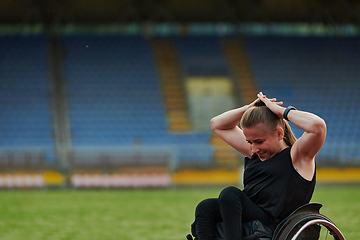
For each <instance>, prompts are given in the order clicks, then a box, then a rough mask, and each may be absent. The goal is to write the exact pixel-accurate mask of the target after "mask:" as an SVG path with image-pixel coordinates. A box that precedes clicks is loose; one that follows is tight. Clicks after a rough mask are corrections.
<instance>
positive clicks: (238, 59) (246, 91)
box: [222, 39, 258, 104]
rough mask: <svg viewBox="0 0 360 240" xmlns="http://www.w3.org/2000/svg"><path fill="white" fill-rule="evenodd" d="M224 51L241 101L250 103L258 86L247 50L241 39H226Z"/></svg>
mask: <svg viewBox="0 0 360 240" xmlns="http://www.w3.org/2000/svg"><path fill="white" fill-rule="evenodd" d="M222 43H223V48H224V53H225V56H226V58H227V60H228V64H229V66H230V69H231V70H232V73H233V76H234V78H235V80H236V83H237V86H238V93H239V97H240V99H239V100H240V103H244V104H247V103H250V102H252V101H254V99H255V98H256V94H257V92H258V87H257V86H256V83H255V81H254V75H253V73H252V71H251V66H250V63H249V60H248V58H247V54H246V50H245V48H244V47H243V46H242V41H241V40H239V39H224V40H223V41H222Z"/></svg>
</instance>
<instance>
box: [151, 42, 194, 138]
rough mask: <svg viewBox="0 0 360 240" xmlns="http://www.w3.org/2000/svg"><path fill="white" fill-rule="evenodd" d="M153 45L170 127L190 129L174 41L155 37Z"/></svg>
mask: <svg viewBox="0 0 360 240" xmlns="http://www.w3.org/2000/svg"><path fill="white" fill-rule="evenodd" d="M153 47H154V55H155V59H156V60H155V61H156V65H157V67H158V72H159V78H160V80H161V89H162V92H163V96H164V103H165V105H166V112H167V116H168V119H169V129H170V131H175V132H183V131H188V130H190V129H191V128H192V126H191V124H190V121H189V116H188V107H187V103H186V97H185V91H184V88H183V85H182V81H181V78H180V73H179V66H178V62H177V59H176V51H175V48H174V46H173V42H172V41H171V40H169V39H155V40H154V41H153Z"/></svg>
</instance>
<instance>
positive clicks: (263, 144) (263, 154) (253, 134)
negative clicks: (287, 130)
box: [243, 123, 283, 161]
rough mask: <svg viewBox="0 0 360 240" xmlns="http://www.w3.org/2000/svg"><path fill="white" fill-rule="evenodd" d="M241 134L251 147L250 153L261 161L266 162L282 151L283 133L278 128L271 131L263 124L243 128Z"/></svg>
mask: <svg viewBox="0 0 360 240" xmlns="http://www.w3.org/2000/svg"><path fill="white" fill-rule="evenodd" d="M243 133H244V135H245V137H246V140H247V141H248V143H249V144H250V145H251V151H252V153H253V154H254V153H256V154H257V155H258V156H259V158H260V160H261V161H264V160H267V159H269V158H271V157H273V156H274V155H275V154H277V153H278V152H279V151H281V150H282V145H281V140H282V139H283V132H281V130H280V129H279V128H278V129H277V130H275V131H274V130H271V129H270V128H269V127H268V126H267V125H265V124H264V123H258V124H256V125H255V126H253V127H250V128H244V129H243Z"/></svg>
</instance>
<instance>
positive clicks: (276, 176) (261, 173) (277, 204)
mask: <svg viewBox="0 0 360 240" xmlns="http://www.w3.org/2000/svg"><path fill="white" fill-rule="evenodd" d="M290 150H291V147H288V148H286V149H284V150H282V151H281V152H279V153H277V154H276V155H275V156H273V157H272V158H270V159H267V160H265V161H261V160H260V158H259V157H258V156H257V155H256V154H254V155H253V156H252V157H251V159H249V158H247V157H245V170H244V190H243V192H244V193H245V194H246V196H248V197H249V198H250V199H251V200H252V201H253V202H254V203H255V204H256V205H257V206H259V207H261V208H262V209H263V210H265V211H266V212H267V213H268V214H269V215H271V216H272V218H273V221H274V223H279V222H280V221H281V220H282V219H284V218H286V217H287V216H288V215H289V214H290V213H292V212H293V211H294V210H296V209H297V208H298V207H300V206H301V205H303V204H305V203H308V202H309V201H310V199H311V196H312V194H313V192H314V188H315V182H316V174H315V173H314V176H313V179H312V180H311V181H308V180H306V179H304V178H303V177H302V176H301V175H300V174H299V173H298V172H297V171H296V169H295V168H294V166H293V164H292V161H291V156H290Z"/></svg>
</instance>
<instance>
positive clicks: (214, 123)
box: [210, 117, 217, 131]
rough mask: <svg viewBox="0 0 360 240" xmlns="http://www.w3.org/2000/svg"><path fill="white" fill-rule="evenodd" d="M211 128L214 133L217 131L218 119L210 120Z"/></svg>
mask: <svg viewBox="0 0 360 240" xmlns="http://www.w3.org/2000/svg"><path fill="white" fill-rule="evenodd" d="M210 126H211V129H212V130H213V131H215V129H216V128H217V121H216V117H213V118H212V119H211V120H210Z"/></svg>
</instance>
